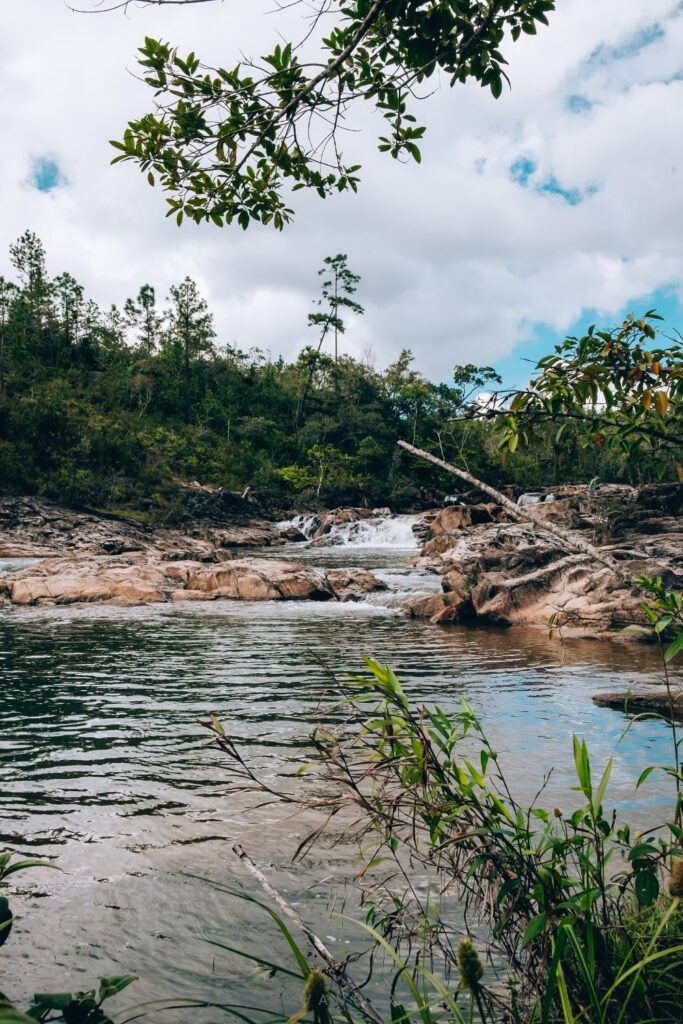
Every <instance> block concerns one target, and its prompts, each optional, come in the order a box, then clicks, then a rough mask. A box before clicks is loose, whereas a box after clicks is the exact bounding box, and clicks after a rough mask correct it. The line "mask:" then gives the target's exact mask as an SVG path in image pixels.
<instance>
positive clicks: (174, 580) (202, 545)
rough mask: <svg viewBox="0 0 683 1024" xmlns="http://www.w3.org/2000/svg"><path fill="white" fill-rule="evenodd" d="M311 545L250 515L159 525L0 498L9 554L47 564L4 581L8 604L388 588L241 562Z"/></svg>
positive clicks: (323, 595) (277, 597)
mask: <svg viewBox="0 0 683 1024" xmlns="http://www.w3.org/2000/svg"><path fill="white" fill-rule="evenodd" d="M353 512H354V510H339V512H338V513H337V514H336V517H335V514H334V513H327V514H326V515H324V516H322V517H320V520H319V521H318V522H316V531H317V530H318V529H320V531H321V533H320V536H324V535H325V533H326V532H329V530H330V529H331V528H332V526H333V525H334V524H335V523H336V522H340V523H343V522H349V521H353V519H354V515H353V514H352V513H353ZM367 514H368V515H371V514H372V513H367ZM363 515H365V511H364V510H358V517H359V518H361V517H362V516H363ZM304 539H305V537H304V535H303V534H302V533H301V532H300V531H299V530H297V529H296V528H292V527H288V528H283V527H282V526H279V525H278V524H276V523H269V522H266V521H264V520H254V519H251V520H250V519H245V518H244V517H242V518H241V521H240V520H239V519H238V521H237V522H233V523H225V522H220V521H215V520H207V521H203V522H201V521H200V522H193V523H191V524H189V525H188V527H187V529H186V530H180V529H175V530H169V529H153V528H151V527H148V526H144V525H139V524H137V523H135V522H133V521H131V520H126V519H122V518H117V517H113V516H112V517H105V516H98V515H95V514H92V513H87V512H80V511H76V510H73V509H66V508H63V507H60V506H58V505H55V504H53V503H51V502H44V501H39V500H36V499H33V498H12V499H6V500H4V501H2V502H0V558H19V559H23V558H27V559H37V561H35V562H33V563H32V564H31V565H28V566H25V567H24V568H21V569H19V570H17V571H15V572H12V573H9V574H7V575H5V576H0V603H4V604H6V605H16V606H23V607H26V606H30V605H65V604H83V603H105V604H117V605H143V604H152V603H160V602H167V601H209V600H216V599H219V598H231V599H238V600H243V601H282V600H313V601H330V600H331V601H349V600H358V599H361V598H363V597H365V595H367V594H368V593H371V592H373V591H378V590H384V589H386V585H385V584H384V583H382V582H381V581H380V580H378V579H377V578H376V577H375V576H373V575H372V574H371V573H369V572H367V571H366V570H363V569H316V568H313V567H311V566H306V565H302V564H300V563H298V562H295V561H290V560H289V559H287V560H285V559H275V558H252V557H246V558H243V557H238V554H237V550H236V549H238V548H246V547H269V546H272V545H279V544H284V543H286V542H287V541H292V540H298V541H303V540H304Z"/></svg>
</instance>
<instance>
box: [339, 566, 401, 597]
mask: <svg viewBox="0 0 683 1024" xmlns="http://www.w3.org/2000/svg"><path fill="white" fill-rule="evenodd" d="M325 575H326V576H327V579H328V580H329V582H330V584H331V586H332V589H333V590H334V593H335V595H336V597H337V598H339V600H340V601H360V600H362V599H363V598H364V597H366V596H367V595H368V594H372V593H374V592H375V591H377V590H387V589H388V587H387V585H386V583H383V582H382V580H378V579H377V577H376V576H373V575H372V573H371V572H368V570H367V569H326V570H325Z"/></svg>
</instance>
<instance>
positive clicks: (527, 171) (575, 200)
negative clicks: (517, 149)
mask: <svg viewBox="0 0 683 1024" xmlns="http://www.w3.org/2000/svg"><path fill="white" fill-rule="evenodd" d="M537 170H538V168H537V166H536V164H535V163H534V161H533V160H531V159H530V158H529V157H527V156H521V157H519V159H517V160H515V162H514V163H513V164H510V168H509V171H510V177H511V178H512V180H513V181H514V182H515V183H516V184H517V185H521V187H522V188H528V187H529V185H533V189H534V191H535V192H538V193H540V194H541V195H551V196H560V198H561V199H564V201H565V202H566V203H569V205H570V206H578V205H579V203H582V202H583V201H584V199H589V198H590V196H594V195H595V193H596V192H597V191H598V187H597V185H589V186H588V188H586V189H584V190H583V191H582V190H581V189H578V188H565V187H564V186H563V185H561V184H560V182H559V181H558V180H557V178H556V177H555V175H554V174H550V175H548V177H547V178H545V179H544V180H543V181H536V182H532V180H531V179H532V178H533V177H534V175H535V174H536V171H537Z"/></svg>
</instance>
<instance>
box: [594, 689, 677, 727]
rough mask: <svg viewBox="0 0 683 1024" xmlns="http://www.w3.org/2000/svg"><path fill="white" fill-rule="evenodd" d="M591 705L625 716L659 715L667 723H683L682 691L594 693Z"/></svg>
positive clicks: (657, 690)
mask: <svg viewBox="0 0 683 1024" xmlns="http://www.w3.org/2000/svg"><path fill="white" fill-rule="evenodd" d="M593 703H594V704H597V705H598V706H599V707H601V708H613V709H614V710H615V711H623V712H624V714H627V715H644V714H651V715H661V716H662V717H664V718H666V719H668V720H669V721H670V720H671V719H672V718H674V719H676V721H677V722H683V690H681V689H679V688H677V689H674V690H672V693H671V696H669V693H668V692H667V690H666V689H656V690H655V689H652V690H642V691H641V690H637V691H635V692H633V693H596V694H595V696H594V697H593Z"/></svg>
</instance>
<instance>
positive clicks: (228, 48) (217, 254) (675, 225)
mask: <svg viewBox="0 0 683 1024" xmlns="http://www.w3.org/2000/svg"><path fill="white" fill-rule="evenodd" d="M558 6H559V10H558V12H557V13H556V15H555V16H554V17H552V19H551V25H550V28H549V29H546V30H545V31H543V32H542V33H540V34H539V36H538V37H536V38H524V39H523V40H521V41H520V43H519V44H517V46H515V47H511V48H510V50H509V54H510V58H511V68H510V75H511V78H512V83H513V88H512V91H511V92H509V93H508V92H506V93H505V94H504V96H503V98H502V99H501V100H500V101H498V102H497V103H496V102H495V101H493V99H492V98H491V96H490V94H489V93H488V92H487V91H485V90H481V89H479V88H478V87H476V86H467V87H460V88H456V89H455V90H453V91H451V90H449V89H448V88H446V87H445V86H444V87H443V88H441V89H440V90H439V91H438V92H437V94H436V95H434V96H433V97H431V98H430V99H429V100H428V101H427V102H426V103H424V104H423V105H421V106H420V107H419V109H418V111H417V113H418V116H419V117H424V118H425V119H427V121H428V125H429V131H428V134H427V137H426V141H425V145H424V150H423V163H422V165H421V166H420V167H416V166H414V165H413V166H405V167H404V166H399V165H397V164H396V163H394V162H393V161H391V160H390V159H389V158H387V157H385V156H381V155H380V154H378V153H377V152H376V140H375V136H376V134H377V133H378V130H379V122H378V121H377V120H376V119H374V118H372V117H371V116H370V112H369V111H368V110H364V111H362V112H361V117H362V119H363V129H364V130H363V132H362V133H361V134H360V135H354V136H352V137H351V138H350V139H349V141H348V143H347V148H348V150H349V155H351V154H353V155H354V157H355V155H356V154H358V156H359V157H360V160H361V161H362V162H363V164H364V171H363V184H362V189H361V192H360V194H359V195H358V196H342V197H339V198H337V199H330V200H327V201H325V202H322V201H320V200H318V199H316V198H315V197H310V196H308V197H302V194H301V193H298V194H297V196H296V197H295V199H296V206H297V219H296V223H295V224H294V225H293V226H291V227H290V228H289V229H286V230H285V232H284V233H283V234H282V235H279V234H277V233H275V232H273V231H272V230H271V229H260V228H258V227H256V228H251V229H250V230H249V231H248V232H247V233H246V234H243V233H242V232H241V231H240V230H239V229H236V230H232V229H230V230H225V229H224V230H223V231H219V230H218V229H216V228H214V227H212V226H201V227H195V226H193V225H188V226H184V227H183V228H182V229H180V230H178V229H177V228H176V227H175V225H174V224H172V223H171V222H169V221H166V220H165V219H164V212H165V210H164V201H163V197H162V195H161V193H159V192H158V191H156V190H152V189H150V188H149V187H148V186H147V185H146V184H145V182H144V179H143V178H142V177H141V176H140V175H139V174H138V173H137V172H136V171H135V170H134V169H133V168H132V167H131V166H127V165H122V166H121V165H118V166H116V167H113V168H112V167H111V166H110V165H109V161H110V158H111V151H110V148H109V146H108V139H110V138H114V137H117V136H119V135H120V134H121V132H122V129H123V127H124V125H125V122H126V120H127V119H129V118H132V117H134V116H136V115H138V114H139V113H141V112H143V111H144V110H145V109H147V108H148V107H149V104H150V98H151V97H150V96H149V94H148V90H147V88H146V87H145V86H144V85H142V84H141V83H140V82H139V81H137V80H136V78H135V77H134V76H133V74H132V72H133V71H134V70H135V60H134V55H135V50H136V47H137V46H139V45H140V43H141V41H142V38H143V36H144V35H145V34H153V35H157V36H160V37H162V38H165V39H171V40H173V41H174V42H177V43H178V44H179V45H181V46H182V47H184V46H186V47H188V48H194V49H195V50H196V52H197V53H198V54H199V55H200V56H201V57H202V58H205V59H207V60H209V61H215V62H217V63H218V62H222V63H224V64H229V63H230V62H231V60H235V59H236V58H237V57H238V55H239V52H240V50H244V51H246V52H249V51H252V52H265V50H266V49H267V48H269V45H270V43H271V41H272V40H273V39H274V37H275V33H276V31H277V29H278V28H282V27H283V23H282V21H281V20H280V19H281V18H284V20H285V25H284V29H285V31H286V29H287V24H289V23H296V21H297V15H296V13H295V12H296V8H294V9H293V10H292V11H290V12H289V13H288V14H286V15H284V16H277V18H276V17H275V16H272V15H271V16H266V15H265V13H264V12H266V11H268V10H270V9H271V8H272V4H271V3H270V0H262V2H259V3H257V2H256V0H231V2H230V3H227V2H226V3H215V4H207V5H199V6H198V7H193V8H191V9H185V10H183V9H182V8H163V9H155V10H154V9H145V10H133V9H132V8H131V9H130V13H129V14H128V16H124V15H123V14H121V13H119V14H111V15H99V16H92V15H91V16H86V15H76V14H73V13H71V12H70V11H69V10H68V9H67V7H66V5H65V4H63V3H62V0H14V2H10V0H5V2H4V3H3V4H2V5H1V9H0V97H2V98H1V99H0V133H1V137H2V139H3V147H2V152H1V153H0V194H2V196H3V203H2V208H1V210H0V228H1V230H0V273H1V272H4V273H7V272H8V271H9V269H10V268H9V266H8V263H7V258H6V251H7V247H8V246H9V243H10V242H11V241H12V240H13V239H14V238H15V237H16V236H17V235H19V234H20V233H21V232H22V231H23V230H24V229H25V228H26V227H29V228H31V229H32V230H34V231H36V232H37V233H38V234H39V235H40V236H41V237H42V238H43V241H44V242H45V244H46V247H47V250H48V256H49V265H50V270H51V272H52V273H58V272H59V271H61V270H62V269H68V270H70V271H71V272H72V273H74V274H75V275H76V276H77V277H78V278H79V279H80V280H81V281H82V283H83V284H84V285H85V286H86V289H87V291H88V293H89V294H91V295H93V297H95V298H96V299H97V300H98V301H99V302H100V303H102V304H103V305H105V306H106V305H108V304H109V303H110V302H112V301H115V302H117V303H121V302H123V300H124V299H125V298H126V297H127V296H129V295H132V294H134V293H135V292H136V291H137V289H138V287H139V285H140V284H142V283H144V282H145V281H149V282H150V283H152V284H154V285H155V286H156V287H157V290H158V291H159V293H161V294H164V293H165V292H166V291H167V289H168V287H169V285H170V284H171V283H173V282H174V281H177V280H178V279H180V278H182V277H184V276H185V274H190V275H191V276H193V277H195V278H196V279H197V281H198V283H199V284H200V286H201V287H202V288H203V289H204V291H205V293H206V294H207V296H208V298H209V301H210V304H211V307H212V308H213V310H214V312H215V314H216V321H217V325H218V328H219V335H220V338H221V339H222V340H225V341H227V342H237V343H238V344H239V345H240V346H241V347H249V346H251V345H258V346H260V347H261V348H264V349H267V350H270V351H271V352H272V353H273V354H277V353H280V352H282V353H283V354H285V355H287V356H291V355H292V354H293V353H294V352H295V351H296V350H297V349H298V348H299V347H300V346H301V345H302V344H304V343H306V342H310V340H311V338H310V331H308V330H307V327H306V314H307V312H308V311H309V310H310V309H311V303H312V300H313V298H314V297H315V294H316V290H317V288H318V278H317V269H318V267H319V266H320V264H321V261H322V259H323V257H324V256H326V255H330V254H334V253H336V252H339V251H343V252H347V253H348V255H349V263H350V265H351V267H352V268H353V269H354V270H356V271H357V272H358V273H360V274H361V275H362V277H363V280H362V283H361V287H360V291H359V295H358V298H359V299H360V301H362V302H363V304H364V305H365V307H366V316H365V318H364V319H363V320H358V321H356V322H354V323H352V324H351V325H350V329H349V331H348V333H347V335H346V338H345V344H346V345H347V347H348V349H349V350H350V351H352V352H354V353H355V354H358V355H360V354H361V353H362V352H363V350H364V349H365V348H366V347H367V346H372V348H373V349H374V351H375V353H376V354H377V357H378V361H379V362H380V363H386V362H388V361H389V360H390V359H392V358H395V356H396V355H397V354H398V351H399V349H400V348H401V347H403V346H408V347H411V348H412V349H413V350H414V351H415V353H416V356H417V360H418V365H419V366H420V367H421V368H422V369H424V370H425V371H426V372H429V373H431V374H434V375H443V376H447V375H448V374H449V371H450V368H451V366H452V365H453V364H454V363H455V362H458V361H461V362H470V361H473V362H485V363H489V362H492V361H495V360H496V359H500V358H502V357H504V356H506V355H507V354H509V353H510V351H511V350H512V348H513V347H514V346H515V345H517V344H519V343H520V342H523V341H524V340H525V339H526V338H530V337H531V336H532V335H533V325H534V324H538V323H546V324H548V325H550V326H552V327H553V328H554V329H556V330H557V331H558V332H562V331H564V330H566V329H568V328H569V326H570V325H571V324H572V322H573V321H574V320H575V319H576V318H577V317H578V316H580V314H581V312H582V310H583V309H584V308H587V307H593V308H596V309H597V310H599V311H601V312H602V313H603V314H604V316H605V317H607V318H609V317H610V316H611V315H616V314H617V313H618V311H619V310H620V309H621V307H623V305H624V304H625V303H627V302H630V301H632V300H634V299H636V298H639V297H641V296H642V297H645V296H647V295H648V294H649V293H650V292H652V291H653V290H654V289H656V288H658V287H660V286H664V285H674V286H676V287H680V284H681V282H682V281H683V242H682V241H681V232H680V224H681V223H682V216H681V215H682V214H683V189H682V188H681V174H683V81H681V80H680V77H679V78H677V77H676V76H681V75H683V56H682V54H683V47H682V46H681V43H682V42H683V14H682V13H681V10H680V5H679V4H678V2H677V0H676V2H674V0H649V2H648V3H647V4H643V3H642V2H640V0H600V3H596V2H595V0H562V3H560V4H559V5H558ZM37 26H39V29H40V30H39V31H37V29H36V27H37ZM653 26H659V31H658V32H652V31H651V30H652V28H653ZM648 39H651V41H649V42H647V45H642V46H638V45H637V42H638V41H639V40H641V41H647V40H648ZM591 58H592V59H591ZM575 95H580V96H583V97H585V98H586V100H587V101H588V102H589V103H590V104H591V107H590V109H588V110H585V111H583V112H573V111H572V110H570V109H569V108H568V106H567V100H568V97H570V96H575ZM43 156H49V158H50V159H53V160H55V161H56V162H57V163H58V166H59V169H60V171H61V173H62V174H63V176H64V177H65V179H66V180H67V181H68V183H69V186H68V187H60V188H58V189H54V190H52V191H51V192H49V193H47V194H40V193H38V192H37V191H36V190H35V188H33V187H31V186H30V185H29V184H27V182H28V181H29V178H30V172H31V167H32V166H34V165H35V164H34V162H35V160H36V159H38V158H40V157H43ZM520 156H524V157H526V158H528V159H530V160H532V161H533V162H534V164H535V165H536V168H537V171H536V174H537V176H538V178H537V180H538V182H543V181H547V180H548V179H550V178H552V179H553V180H556V181H557V182H558V183H559V184H560V186H561V187H562V188H564V189H568V190H574V189H578V190H580V191H581V192H582V193H583V192H585V191H586V190H587V189H590V188H591V187H597V192H596V193H595V194H594V195H592V196H591V197H590V198H587V199H585V200H584V201H583V202H581V203H579V204H578V205H575V206H570V205H569V204H568V203H567V202H566V201H565V200H564V199H563V198H562V197H561V196H560V195H551V194H547V193H539V192H538V191H537V190H536V189H535V188H533V187H523V186H521V185H520V184H518V183H516V182H515V181H513V180H512V178H511V176H510V166H511V165H512V164H513V163H514V162H515V160H517V159H518V158H519V157H520ZM534 180H536V178H535V179H534Z"/></svg>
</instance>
